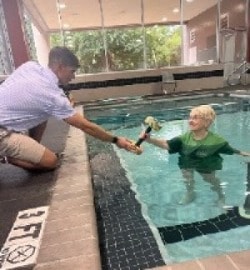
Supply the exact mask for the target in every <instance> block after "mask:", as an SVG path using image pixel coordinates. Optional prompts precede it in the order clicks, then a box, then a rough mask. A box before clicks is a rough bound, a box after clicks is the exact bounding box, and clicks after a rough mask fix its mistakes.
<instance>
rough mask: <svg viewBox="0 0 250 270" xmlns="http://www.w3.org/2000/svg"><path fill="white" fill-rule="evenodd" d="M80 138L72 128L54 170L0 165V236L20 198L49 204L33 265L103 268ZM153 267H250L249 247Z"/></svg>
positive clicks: (53, 269) (25, 204) (47, 269)
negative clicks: (31, 171) (46, 171)
mask: <svg viewBox="0 0 250 270" xmlns="http://www.w3.org/2000/svg"><path fill="white" fill-rule="evenodd" d="M84 141H85V135H84V134H83V133H82V132H80V131H78V130H76V129H74V128H70V130H69V133H68V137H67V140H66V146H65V150H64V157H63V161H62V166H61V167H60V169H59V170H58V171H56V172H55V173H54V174H51V173H49V174H42V175H39V176H36V177H34V176H31V175H30V174H27V173H26V172H23V171H21V170H16V169H15V168H12V167H11V168H8V169H9V171H8V175H9V178H8V179H7V176H5V175H3V174H4V173H5V172H4V170H3V169H2V168H0V216H1V220H0V222H1V223H0V224H1V231H0V236H1V237H2V238H1V237H0V239H3V238H4V237H5V236H6V230H4V228H5V227H6V228H7V227H10V225H11V224H12V223H13V220H14V217H15V216H14V214H15V213H16V212H17V210H18V209H19V208H20V205H19V204H20V202H21V203H22V209H25V208H30V207H36V206H41V205H49V216H48V219H47V222H46V226H45V231H44V235H43V238H42V243H41V247H40V251H39V255H38V259H37V264H36V266H35V267H34V270H69V269H72V270H85V269H88V270H101V262H100V252H99V247H98V236H97V229H96V217H95V211H94V203H93V190H92V183H91V178H90V171H89V162H88V156H87V152H86V151H87V148H86V144H85V142H84ZM2 179H7V180H8V181H9V183H8V184H5V182H4V181H2ZM20 179H22V182H21V180H20ZM24 183H25V184H24ZM13 187H14V188H13ZM45 187H46V188H45ZM24 189H25V190H29V191H30V193H29V197H25V196H27V194H26V193H25V190H24ZM1 244H3V241H2V242H1ZM27 269H28V268H27ZM151 269H152V268H151ZM154 269H159V270H184V269H185V270H189V269H190V270H217V269H218V270H248V269H250V251H243V252H236V253H232V254H229V255H223V256H219V257H212V258H206V259H203V260H196V261H192V262H187V263H181V264H176V265H169V266H163V267H158V268H154ZM114 270H116V269H114ZM117 270H118V269H117ZM121 270H123V269H121ZM124 270H125V269H124ZM138 270H143V269H142V268H138Z"/></svg>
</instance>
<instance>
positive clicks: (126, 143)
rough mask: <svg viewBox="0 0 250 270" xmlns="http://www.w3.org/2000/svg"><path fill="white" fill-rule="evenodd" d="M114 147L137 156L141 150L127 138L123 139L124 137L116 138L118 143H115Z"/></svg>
mask: <svg viewBox="0 0 250 270" xmlns="http://www.w3.org/2000/svg"><path fill="white" fill-rule="evenodd" d="M116 145H117V146H118V147H119V148H123V149H125V150H127V151H129V152H133V153H135V154H137V155H140V154H141V153H142V152H143V150H142V148H141V147H138V146H136V145H135V143H134V142H133V141H131V140H129V139H127V138H124V137H118V141H117V143H116Z"/></svg>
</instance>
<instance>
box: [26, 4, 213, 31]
mask: <svg viewBox="0 0 250 270" xmlns="http://www.w3.org/2000/svg"><path fill="white" fill-rule="evenodd" d="M180 2H181V1H180V0H23V4H24V7H25V9H26V10H27V12H28V13H29V14H30V16H31V19H32V21H33V22H34V24H35V25H36V26H37V27H38V29H40V30H42V31H44V32H47V33H50V32H55V31H60V30H62V29H63V30H83V29H96V28H101V27H102V26H104V27H117V26H126V25H141V24H142V23H141V22H142V21H143V22H144V24H145V25H150V24H163V23H167V24H174V23H179V22H180V18H181V12H180ZM182 3H183V21H189V20H190V19H192V18H193V17H195V16H197V15H199V14H200V13H202V12H203V11H205V10H207V9H209V8H211V7H212V6H214V5H217V0H205V1H204V0H182ZM142 10H144V12H141V11H142ZM174 10H175V11H174ZM142 14H143V15H142Z"/></svg>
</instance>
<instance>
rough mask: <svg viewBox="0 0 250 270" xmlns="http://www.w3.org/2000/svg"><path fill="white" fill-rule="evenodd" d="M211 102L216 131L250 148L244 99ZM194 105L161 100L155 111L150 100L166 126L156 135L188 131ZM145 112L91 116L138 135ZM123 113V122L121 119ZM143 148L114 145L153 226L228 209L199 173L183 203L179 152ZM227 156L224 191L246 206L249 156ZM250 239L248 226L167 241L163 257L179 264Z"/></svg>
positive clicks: (228, 200) (245, 245) (228, 201)
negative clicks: (191, 195) (167, 103)
mask: <svg viewBox="0 0 250 270" xmlns="http://www.w3.org/2000/svg"><path fill="white" fill-rule="evenodd" d="M200 103H202V102H201V101H200ZM210 104H211V105H212V106H213V107H214V109H215V110H216V112H217V118H216V120H215V123H214V124H213V125H212V126H211V130H212V131H214V132H216V133H218V134H220V135H221V136H223V137H224V138H225V139H226V140H227V141H228V142H229V143H230V145H231V146H233V147H235V148H237V149H240V150H243V151H249V152H250V139H249V134H250V125H249V121H250V111H242V110H240V105H239V102H235V101H232V102H231V101H228V100H226V101H223V102H222V103H218V102H217V100H216V103H215V102H212V100H211V102H210ZM192 106H193V104H192V105H190V106H184V107H180V108H177V109H173V108H168V107H166V108H164V105H163V104H161V106H159V105H158V106H155V107H154V110H152V106H150V104H149V105H148V106H144V111H145V112H146V113H150V115H152V116H157V118H158V120H160V122H161V125H162V129H161V130H160V131H158V132H152V136H155V137H159V138H166V139H170V138H172V137H174V136H177V135H179V134H182V133H184V132H186V131H187V130H188V123H187V116H188V114H189V111H190V108H191V107H192ZM146 107H148V108H147V109H146ZM159 108H160V110H159ZM163 108H164V109H163ZM145 112H143V111H142V108H139V109H137V110H136V113H133V110H131V109H129V108H123V109H122V110H121V109H119V108H113V109H111V110H108V111H107V112H105V113H102V114H101V116H96V115H93V112H91V113H89V118H91V115H92V117H93V119H92V120H94V121H95V122H98V121H99V124H102V126H103V127H105V128H107V129H109V130H111V131H112V132H113V133H115V134H117V135H119V136H126V137H128V138H131V139H133V140H137V138H138V135H139V134H140V132H141V130H142V125H141V122H142V121H143V119H144V118H145V117H146V116H148V114H147V115H146V114H145ZM110 113H111V115H113V116H112V117H111V116H110ZM121 117H123V121H120V120H121ZM105 119H106V120H105ZM142 147H143V149H144V152H143V154H142V155H140V156H137V155H133V154H131V153H128V152H126V151H123V150H120V149H119V148H117V147H115V148H114V149H115V151H116V152H117V155H118V156H119V158H120V161H121V163H122V165H123V167H124V168H125V170H126V172H127V175H128V178H129V180H130V182H131V185H132V189H133V190H134V191H135V193H136V198H137V199H138V201H139V202H140V203H141V205H142V206H143V207H142V211H143V215H144V216H145V218H146V220H147V221H148V222H149V223H150V227H151V228H152V227H155V228H161V227H165V226H175V225H178V224H192V223H194V222H197V221H205V220H209V219H212V218H215V217H217V216H219V215H221V214H223V213H226V210H225V209H224V208H222V207H221V206H220V205H218V202H217V194H216V193H215V192H214V191H213V190H211V186H210V185H209V184H207V183H206V182H204V181H203V180H202V178H201V176H200V175H198V174H196V175H195V192H196V198H195V200H194V201H193V202H192V203H190V204H187V205H180V204H179V201H180V199H181V198H182V196H183V195H184V193H185V185H184V183H183V177H182V174H181V172H180V170H179V168H178V165H177V161H178V155H177V154H174V155H169V154H168V152H167V151H166V150H163V149H160V148H157V147H154V146H152V145H149V144H147V143H145V142H144V143H143V144H142ZM223 159H224V162H223V169H222V170H221V171H218V172H217V176H218V177H219V179H220V183H221V187H222V189H223V191H224V193H225V205H226V208H228V209H230V208H231V207H233V206H242V205H243V204H244V202H245V191H246V179H247V163H246V162H248V161H250V158H247V157H242V156H238V155H230V156H228V155H223ZM154 231H155V230H154ZM155 237H156V238H157V241H158V243H159V242H160V241H161V238H160V237H159V235H157V233H156V234H155ZM249 239H250V230H249V226H242V227H238V228H236V229H230V230H227V231H223V232H219V233H211V234H207V235H202V236H198V237H193V238H191V239H189V240H185V241H177V242H175V243H171V244H169V243H168V244H166V246H165V247H166V252H165V253H164V254H165V255H164V256H167V258H164V259H165V261H167V262H171V263H176V262H183V261H187V260H192V259H195V258H202V257H208V256H213V255H219V254H223V253H228V252H231V251H238V250H244V249H250V240H249ZM160 245H161V244H160Z"/></svg>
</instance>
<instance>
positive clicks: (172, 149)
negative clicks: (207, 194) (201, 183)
mask: <svg viewBox="0 0 250 270" xmlns="http://www.w3.org/2000/svg"><path fill="white" fill-rule="evenodd" d="M168 145H169V153H170V154H173V153H179V154H180V157H179V163H178V164H179V166H180V168H181V169H190V168H193V169H196V170H197V171H200V172H203V173H209V172H211V171H214V170H221V169H222V160H223V159H222V157H221V156H220V154H227V155H233V154H235V153H239V152H240V151H239V150H236V149H234V148H232V147H231V146H230V145H229V144H228V142H227V141H225V139H224V138H222V137H221V136H219V135H217V134H214V133H213V132H211V131H209V132H208V134H207V136H206V137H205V138H204V139H202V140H195V139H194V138H193V133H192V132H187V133H185V134H183V135H180V136H178V137H174V138H173V139H171V140H169V141H168Z"/></svg>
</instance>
